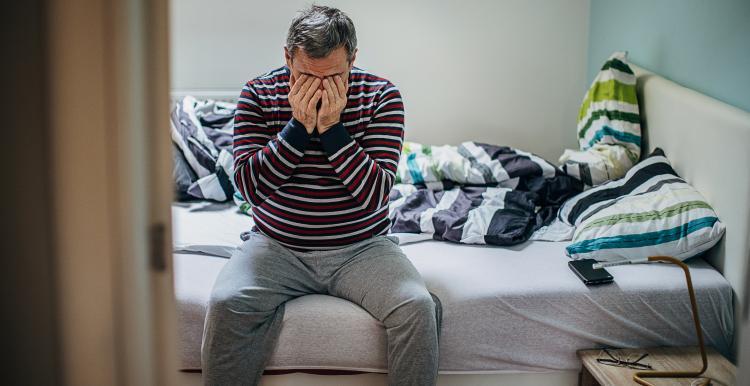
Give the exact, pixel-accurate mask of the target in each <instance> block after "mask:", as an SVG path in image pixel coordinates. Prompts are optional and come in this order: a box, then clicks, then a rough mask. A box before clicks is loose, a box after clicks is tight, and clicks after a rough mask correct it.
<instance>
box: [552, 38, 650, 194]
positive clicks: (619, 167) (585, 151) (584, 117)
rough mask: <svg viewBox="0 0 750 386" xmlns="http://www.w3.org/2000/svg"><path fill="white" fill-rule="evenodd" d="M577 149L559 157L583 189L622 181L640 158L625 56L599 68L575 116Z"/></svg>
mask: <svg viewBox="0 0 750 386" xmlns="http://www.w3.org/2000/svg"><path fill="white" fill-rule="evenodd" d="M576 131H577V134H578V146H579V149H580V150H566V151H565V153H564V154H563V155H562V157H560V162H562V163H563V170H564V171H565V172H566V173H567V174H568V175H570V176H573V177H575V178H577V179H579V180H580V181H581V182H583V183H584V184H585V185H586V186H597V185H600V184H602V183H605V182H607V181H610V180H616V179H618V178H620V177H622V176H623V175H624V174H625V172H627V171H628V169H630V168H631V167H632V166H633V165H635V163H636V162H638V159H639V158H640V156H641V117H640V114H639V110H638V97H637V96H636V78H635V74H634V73H633V70H632V69H631V68H630V66H629V65H628V63H627V59H626V54H625V53H624V52H615V53H614V54H612V56H610V57H609V59H607V61H606V62H605V63H604V65H603V66H602V68H601V70H600V71H599V73H598V74H597V75H596V78H595V79H594V81H593V82H592V83H591V87H590V88H589V90H588V92H586V95H585V96H584V98H583V102H582V103H581V108H580V110H579V112H578V125H577V130H576Z"/></svg>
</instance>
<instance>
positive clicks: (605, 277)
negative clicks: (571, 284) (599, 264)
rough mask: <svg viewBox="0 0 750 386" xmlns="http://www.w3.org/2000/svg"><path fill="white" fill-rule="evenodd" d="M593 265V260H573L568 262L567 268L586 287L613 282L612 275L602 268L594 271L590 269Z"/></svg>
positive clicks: (594, 261)
mask: <svg viewBox="0 0 750 386" xmlns="http://www.w3.org/2000/svg"><path fill="white" fill-rule="evenodd" d="M594 263H596V260H594V259H583V260H573V261H569V262H568V267H570V269H571V270H572V271H573V272H575V274H576V275H577V276H578V278H579V279H581V281H583V283H584V284H586V285H596V284H607V283H611V282H612V281H613V280H614V279H613V278H612V275H610V274H609V272H607V270H606V269H604V268H599V269H594V268H593V267H592V265H594Z"/></svg>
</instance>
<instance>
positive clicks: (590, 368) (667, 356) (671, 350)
mask: <svg viewBox="0 0 750 386" xmlns="http://www.w3.org/2000/svg"><path fill="white" fill-rule="evenodd" d="M610 352H612V353H614V354H616V355H617V356H620V357H621V358H624V357H627V356H628V354H630V356H631V357H632V358H633V359H636V358H637V357H638V356H640V355H639V354H643V353H648V356H647V357H646V358H645V359H643V360H642V361H641V363H648V364H650V365H651V366H652V367H653V368H654V370H700V368H701V363H702V362H701V354H700V351H699V350H698V347H659V348H648V349H611V350H610ZM706 353H707V354H708V370H706V372H705V373H704V375H705V376H707V377H711V379H712V380H713V385H716V386H722V385H734V384H735V383H734V377H735V374H736V372H737V368H736V367H735V366H734V365H733V364H732V363H731V362H729V361H728V360H727V359H726V358H724V357H723V356H722V355H721V354H719V353H718V352H716V350H714V349H713V348H710V347H707V348H706ZM578 357H579V358H581V362H583V368H582V369H581V376H580V380H579V385H580V386H598V385H601V386H620V385H637V386H640V385H638V384H637V383H635V381H633V373H635V372H636V371H637V370H634V369H630V368H627V367H617V366H609V365H605V364H601V363H599V362H597V361H596V359H597V358H605V357H606V354H604V352H603V351H602V350H601V349H593V350H581V351H578ZM693 380H695V379H694V378H693V379H690V378H683V379H677V378H661V379H659V378H648V381H649V382H651V383H653V384H654V385H655V386H661V385H665V386H666V385H670V386H672V385H675V386H677V385H690V383H691V382H692V381H693Z"/></svg>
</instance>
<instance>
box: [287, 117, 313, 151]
mask: <svg viewBox="0 0 750 386" xmlns="http://www.w3.org/2000/svg"><path fill="white" fill-rule="evenodd" d="M279 137H281V138H283V139H284V141H286V142H287V143H288V144H290V145H292V147H293V148H295V149H296V150H298V151H299V152H301V153H304V152H305V148H306V147H307V143H308V142H310V134H308V133H307V129H305V126H304V125H303V124H301V123H300V122H299V121H297V120H296V119H294V118H292V119H290V120H289V122H287V124H286V126H284V129H282V130H281V132H279Z"/></svg>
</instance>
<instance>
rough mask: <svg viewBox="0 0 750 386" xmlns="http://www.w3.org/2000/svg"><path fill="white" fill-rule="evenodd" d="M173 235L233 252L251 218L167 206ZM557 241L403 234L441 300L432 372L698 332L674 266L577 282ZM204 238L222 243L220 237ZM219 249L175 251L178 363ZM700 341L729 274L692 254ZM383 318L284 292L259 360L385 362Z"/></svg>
mask: <svg viewBox="0 0 750 386" xmlns="http://www.w3.org/2000/svg"><path fill="white" fill-rule="evenodd" d="M173 220H174V224H175V225H174V228H175V234H174V242H175V244H176V245H178V246H183V247H184V246H186V245H192V246H193V247H195V246H196V245H197V246H201V245H202V246H204V247H202V248H200V247H199V249H203V250H206V251H209V252H211V253H214V252H215V251H218V254H224V253H226V252H231V249H232V247H233V246H234V245H237V244H239V242H240V239H239V234H240V233H241V232H242V231H245V230H247V229H249V228H250V226H251V225H252V219H251V218H249V217H248V216H245V215H242V214H239V213H237V212H236V210H235V209H234V207H232V206H228V205H221V204H210V205H208V206H206V204H204V203H201V204H192V205H189V206H182V205H178V204H176V205H175V206H173ZM565 245H566V243H565V242H540V241H533V242H528V243H526V244H523V245H519V246H516V247H512V248H500V247H493V246H470V245H458V244H451V243H447V242H439V241H433V240H429V241H422V242H417V243H413V244H408V245H403V246H402V248H403V250H404V252H405V253H406V255H407V256H408V258H409V259H410V260H411V261H412V262H413V263H414V265H415V266H416V268H417V269H418V270H419V272H420V273H421V274H422V276H423V277H424V279H425V282H426V284H427V287H428V289H429V290H430V292H432V293H434V294H435V295H437V296H438V297H439V298H440V300H441V303H442V306H443V327H442V332H441V335H440V372H441V373H487V372H529V371H550V370H576V369H579V368H580V363H579V362H578V360H577V358H576V355H575V352H576V350H579V349H584V348H593V347H600V346H605V345H606V346H615V347H649V346H684V345H693V344H696V340H695V337H694V335H695V332H694V329H693V327H692V317H691V315H690V302H689V298H688V294H687V290H686V287H685V278H684V275H683V273H682V271H681V270H680V269H679V268H677V267H674V266H668V265H664V264H651V265H633V266H622V267H613V268H609V271H610V272H611V273H612V275H613V276H614V278H615V283H614V284H610V285H605V286H599V287H586V286H585V285H583V283H581V281H580V280H579V279H578V278H577V277H576V276H575V275H574V274H573V273H572V272H571V271H570V270H569V269H568V267H567V262H568V258H567V257H566V256H565V255H564V248H565ZM206 246H221V247H219V248H215V247H206ZM225 262H226V259H225V258H219V257H214V256H207V255H201V254H194V253H182V252H180V253H175V255H174V269H175V292H176V297H177V300H178V307H179V318H180V321H179V322H180V325H179V336H180V339H181V344H182V347H181V357H182V368H184V369H198V368H200V343H201V336H202V330H203V318H204V314H205V304H206V302H207V300H208V298H209V294H210V291H211V286H212V284H213V281H214V279H215V277H216V276H217V274H218V272H219V270H220V269H221V267H222V266H223V265H224V264H225ZM690 266H691V274H692V278H693V284H694V286H695V290H696V295H697V300H698V306H699V308H700V312H701V314H700V317H701V322H702V323H703V332H704V335H705V339H706V343H707V344H708V345H711V346H713V347H715V348H716V349H717V350H718V351H719V352H721V353H722V354H724V355H728V354H729V353H730V346H731V342H732V335H733V333H734V325H733V312H732V291H731V287H730V286H729V283H728V282H727V281H726V280H725V279H724V277H723V276H721V274H720V273H719V272H717V271H716V270H715V269H713V268H712V267H710V266H709V265H708V264H707V263H705V262H704V261H703V260H702V259H700V258H698V259H693V260H691V261H690ZM385 348H386V338H385V332H384V330H383V327H382V324H380V323H379V322H378V321H377V320H375V319H374V318H373V317H372V316H370V314H368V313H367V312H366V311H364V310H363V309H361V308H360V307H359V306H357V305H355V304H353V303H350V302H348V301H346V300H343V299H339V298H335V297H331V296H327V295H308V296H304V297H301V298H297V299H294V300H292V301H290V302H289V303H288V304H287V307H286V314H285V316H284V324H283V328H282V332H281V336H280V338H279V343H278V346H277V348H276V350H275V352H274V353H273V355H272V358H271V361H270V363H269V366H268V369H341V370H359V371H373V372H385V370H386V358H385V353H386V350H385Z"/></svg>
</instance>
